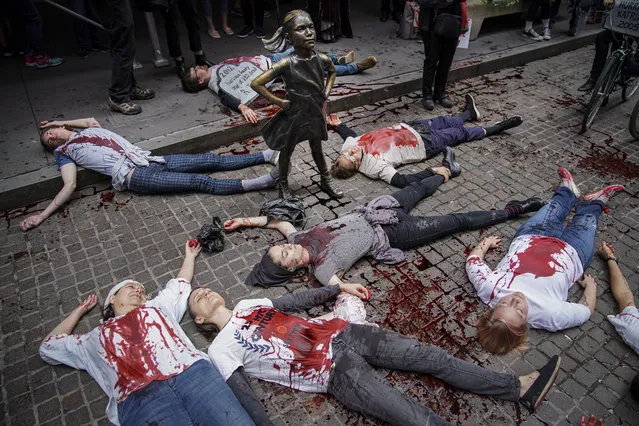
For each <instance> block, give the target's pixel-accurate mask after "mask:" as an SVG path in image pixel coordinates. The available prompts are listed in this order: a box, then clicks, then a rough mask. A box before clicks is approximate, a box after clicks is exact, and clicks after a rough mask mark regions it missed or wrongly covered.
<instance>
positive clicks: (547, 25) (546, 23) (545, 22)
mask: <svg viewBox="0 0 639 426" xmlns="http://www.w3.org/2000/svg"><path fill="white" fill-rule="evenodd" d="M541 23H542V24H544V30H549V29H550V19H542V20H541Z"/></svg>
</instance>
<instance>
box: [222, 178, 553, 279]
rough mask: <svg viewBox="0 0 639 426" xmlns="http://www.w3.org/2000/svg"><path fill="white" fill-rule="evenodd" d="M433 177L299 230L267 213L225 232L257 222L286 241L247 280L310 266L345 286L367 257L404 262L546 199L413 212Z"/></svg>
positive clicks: (233, 223)
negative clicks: (411, 253)
mask: <svg viewBox="0 0 639 426" xmlns="http://www.w3.org/2000/svg"><path fill="white" fill-rule="evenodd" d="M444 179H445V178H444V176H441V175H435V176H431V177H428V178H426V179H423V180H422V181H419V182H413V183H411V184H409V185H408V186H406V187H405V188H403V189H400V190H398V191H396V192H394V193H393V194H392V195H383V196H380V197H376V198H374V199H373V200H371V201H370V202H368V203H367V204H366V205H364V206H360V207H358V208H356V209H355V210H353V212H351V213H349V214H347V215H344V216H342V217H339V218H337V219H333V220H330V221H328V222H324V223H321V224H319V225H316V226H314V227H313V228H311V229H308V230H306V231H297V230H296V229H295V227H294V226H293V225H292V224H291V223H289V222H286V221H278V220H271V221H269V220H268V219H267V217H266V216H260V217H250V218H237V219H232V220H227V221H226V222H225V223H224V230H225V231H227V232H229V231H233V230H235V229H237V228H240V227H247V226H259V227H266V228H270V229H277V230H278V231H279V232H281V233H282V234H283V235H284V237H286V239H287V240H288V243H287V244H278V245H275V246H273V247H271V248H270V249H269V250H268V252H267V253H266V254H264V256H263V257H262V259H261V261H260V262H259V263H258V264H257V265H255V267H254V268H253V270H252V271H251V273H250V274H249V275H248V277H247V278H246V284H252V285H262V286H266V287H268V286H273V285H278V284H281V283H284V282H286V281H288V280H289V278H291V277H293V276H294V275H296V273H295V271H296V270H297V269H300V268H310V270H311V271H312V273H313V274H314V275H315V278H317V280H318V281H319V282H320V283H322V284H323V285H335V284H341V283H342V280H341V278H340V277H341V276H342V275H343V274H344V273H346V272H347V271H348V270H349V269H350V268H351V266H353V264H355V262H357V261H358V260H359V259H360V258H362V257H364V256H371V257H373V258H375V259H376V260H378V261H380V262H383V263H388V264H394V263H400V262H403V261H404V260H405V255H404V253H403V251H402V250H408V249H411V248H415V247H419V246H422V245H424V244H427V243H430V242H432V241H435V240H437V239H439V238H442V237H445V236H447V235H451V234H454V233H456V232H463V231H468V230H471V229H479V228H485V227H488V226H491V225H495V224H497V223H501V222H505V221H506V220H509V219H512V218H514V217H516V216H518V215H520V214H523V213H527V212H531V211H536V210H537V209H539V208H541V206H542V205H543V203H542V202H541V201H540V200H539V199H537V198H531V199H528V200H526V201H523V202H519V201H513V202H510V203H508V204H507V205H506V207H505V208H504V209H503V210H488V211H474V212H468V213H453V214H448V215H444V216H429V217H422V216H411V215H410V214H409V212H410V211H411V210H412V209H413V208H414V207H415V206H416V205H417V203H418V202H419V201H421V200H422V199H424V198H425V197H428V196H430V195H431V194H433V192H435V190H436V189H437V187H438V186H439V185H441V184H442V183H443V182H444Z"/></svg>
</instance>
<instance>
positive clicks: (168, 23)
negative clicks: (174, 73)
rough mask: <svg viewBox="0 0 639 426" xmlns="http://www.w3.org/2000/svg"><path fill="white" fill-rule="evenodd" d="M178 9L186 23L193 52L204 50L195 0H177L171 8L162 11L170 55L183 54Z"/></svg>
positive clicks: (174, 56) (173, 56)
mask: <svg viewBox="0 0 639 426" xmlns="http://www.w3.org/2000/svg"><path fill="white" fill-rule="evenodd" d="M178 9H179V11H180V15H182V19H184V23H185V24H186V30H187V31H188V34H189V47H190V48H191V52H199V51H201V50H202V38H201V36H200V24H199V23H198V13H197V11H196V10H195V2H194V0H175V1H174V2H173V4H172V5H171V7H170V8H169V10H168V11H166V12H163V13H162V16H163V17H164V26H165V28H166V42H167V44H168V45H169V55H171V57H172V58H177V57H180V56H182V48H181V47H180V32H179V30H178V22H177V15H178Z"/></svg>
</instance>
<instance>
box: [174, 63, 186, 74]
mask: <svg viewBox="0 0 639 426" xmlns="http://www.w3.org/2000/svg"><path fill="white" fill-rule="evenodd" d="M185 72H186V65H185V64H184V58H182V59H178V58H175V73H176V74H177V76H178V78H182V76H183V75H184V73H185Z"/></svg>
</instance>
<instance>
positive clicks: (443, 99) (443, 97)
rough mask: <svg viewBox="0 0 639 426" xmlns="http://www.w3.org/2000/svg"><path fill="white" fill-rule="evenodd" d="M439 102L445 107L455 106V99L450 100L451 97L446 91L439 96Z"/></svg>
mask: <svg viewBox="0 0 639 426" xmlns="http://www.w3.org/2000/svg"><path fill="white" fill-rule="evenodd" d="M436 98H437V102H438V103H439V104H440V105H441V106H443V107H444V108H452V107H453V101H451V100H450V98H449V97H448V95H447V94H446V93H442V94H441V95H439V96H437V97H436Z"/></svg>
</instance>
